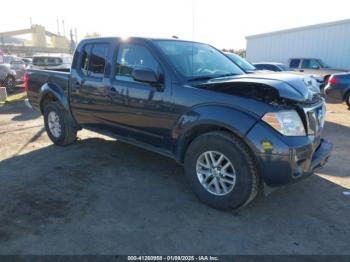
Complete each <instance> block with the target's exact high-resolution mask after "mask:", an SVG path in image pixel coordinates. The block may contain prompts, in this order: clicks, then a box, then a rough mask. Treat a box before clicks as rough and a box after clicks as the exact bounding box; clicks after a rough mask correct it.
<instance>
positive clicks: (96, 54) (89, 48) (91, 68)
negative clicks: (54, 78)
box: [80, 44, 108, 77]
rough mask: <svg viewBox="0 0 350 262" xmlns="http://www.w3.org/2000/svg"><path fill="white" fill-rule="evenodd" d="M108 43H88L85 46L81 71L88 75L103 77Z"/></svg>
mask: <svg viewBox="0 0 350 262" xmlns="http://www.w3.org/2000/svg"><path fill="white" fill-rule="evenodd" d="M107 52H108V44H94V45H91V44H89V45H86V46H85V47H84V48H83V51H82V56H81V63H80V71H81V72H82V73H83V74H84V75H86V76H93V77H103V75H104V71H105V67H106V58H107Z"/></svg>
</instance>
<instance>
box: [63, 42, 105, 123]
mask: <svg viewBox="0 0 350 262" xmlns="http://www.w3.org/2000/svg"><path fill="white" fill-rule="evenodd" d="M109 51H110V46H109V43H108V42H101V41H99V42H96V43H91V42H90V43H87V44H86V45H84V46H83V47H82V48H81V50H80V51H78V55H79V57H78V59H77V61H75V64H74V66H73V67H72V72H71V79H70V85H69V86H70V105H71V109H72V113H73V115H74V117H75V118H76V120H77V121H78V122H79V123H80V124H85V125H96V124H99V123H100V120H99V119H100V116H101V115H103V114H104V112H105V111H106V110H107V111H108V110H109V108H110V99H109V97H108V92H107V90H108V78H106V76H105V70H106V67H107V57H108V52H109ZM73 68H74V70H73Z"/></svg>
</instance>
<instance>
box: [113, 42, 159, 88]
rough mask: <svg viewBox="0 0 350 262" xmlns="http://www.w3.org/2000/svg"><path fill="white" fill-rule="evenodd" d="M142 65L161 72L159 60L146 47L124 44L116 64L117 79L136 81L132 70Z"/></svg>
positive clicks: (157, 72)
mask: <svg viewBox="0 0 350 262" xmlns="http://www.w3.org/2000/svg"><path fill="white" fill-rule="evenodd" d="M142 67H144V68H149V69H152V70H153V71H154V72H155V73H156V74H158V75H160V73H161V69H160V65H159V63H158V61H157V60H156V59H155V58H154V57H153V55H152V54H151V53H150V52H149V51H148V50H147V49H146V48H145V47H143V46H141V45H138V44H122V45H121V47H120V48H119V51H118V56H117V60H116V65H115V79H117V80H124V81H130V82H135V80H133V78H132V70H133V69H134V68H142Z"/></svg>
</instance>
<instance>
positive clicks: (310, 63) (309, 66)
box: [301, 59, 320, 69]
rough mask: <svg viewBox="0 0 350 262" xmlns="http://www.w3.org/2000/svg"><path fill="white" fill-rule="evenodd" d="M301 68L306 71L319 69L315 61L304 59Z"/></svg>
mask: <svg viewBox="0 0 350 262" xmlns="http://www.w3.org/2000/svg"><path fill="white" fill-rule="evenodd" d="M301 67H302V68H307V69H317V68H319V67H320V64H319V63H318V62H317V60H315V59H304V60H303V63H302V65H301Z"/></svg>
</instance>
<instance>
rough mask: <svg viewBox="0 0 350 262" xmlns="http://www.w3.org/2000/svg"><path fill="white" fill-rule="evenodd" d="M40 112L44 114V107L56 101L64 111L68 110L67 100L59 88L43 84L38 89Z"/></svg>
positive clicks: (50, 84)
mask: <svg viewBox="0 0 350 262" xmlns="http://www.w3.org/2000/svg"><path fill="white" fill-rule="evenodd" d="M39 101H40V102H39V105H40V111H41V113H43V112H44V108H45V105H47V104H48V103H49V102H52V101H57V102H59V103H60V104H61V106H62V107H63V108H64V109H65V110H69V107H68V99H67V96H66V95H65V94H64V92H63V91H62V90H61V88H60V87H59V86H57V85H55V84H52V83H45V84H44V85H43V86H42V87H41V89H40V100H39Z"/></svg>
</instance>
